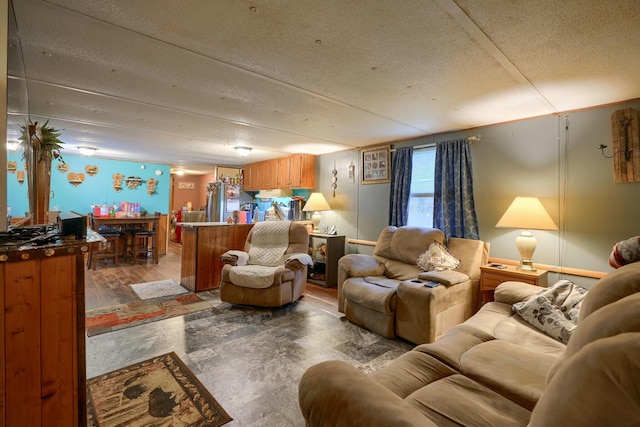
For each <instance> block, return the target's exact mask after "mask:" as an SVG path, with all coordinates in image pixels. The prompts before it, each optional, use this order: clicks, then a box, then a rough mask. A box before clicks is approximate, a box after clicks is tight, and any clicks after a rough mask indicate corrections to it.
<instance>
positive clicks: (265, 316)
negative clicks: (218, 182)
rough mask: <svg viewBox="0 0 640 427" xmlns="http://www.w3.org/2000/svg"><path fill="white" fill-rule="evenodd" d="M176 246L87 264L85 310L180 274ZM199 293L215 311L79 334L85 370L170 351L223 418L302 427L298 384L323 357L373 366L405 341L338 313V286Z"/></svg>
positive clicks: (127, 298)
mask: <svg viewBox="0 0 640 427" xmlns="http://www.w3.org/2000/svg"><path fill="white" fill-rule="evenodd" d="M180 257H181V247H180V245H179V244H176V243H170V244H169V247H168V251H167V255H164V256H162V257H161V258H160V262H159V264H157V265H156V264H153V263H152V262H149V263H148V264H145V263H139V264H137V265H131V264H126V263H122V262H121V263H120V265H118V266H113V265H112V264H111V263H109V264H107V265H106V266H105V265H104V264H101V265H99V267H98V269H97V270H95V271H94V270H87V274H86V280H85V282H86V286H85V287H86V292H85V300H86V310H91V309H95V308H102V307H109V306H112V305H117V304H125V303H128V302H132V301H137V300H139V298H138V296H137V295H136V294H135V292H133V291H132V290H131V288H130V287H129V286H128V285H129V284H132V283H142V282H151V281H157V280H164V279H173V280H175V281H176V282H179V281H180ZM199 295H200V296H201V297H202V298H203V299H206V300H209V301H211V302H212V304H213V306H214V309H213V310H207V311H202V312H198V313H193V314H190V315H186V316H180V317H174V318H171V319H166V320H159V321H156V322H152V323H148V324H146V325H141V326H135V327H130V328H127V329H123V330H120V331H115V332H109V333H106V334H102V335H96V336H93V337H88V338H87V343H86V360H87V378H92V377H95V376H97V375H100V374H103V373H106V372H109V371H112V370H115V369H118V368H121V367H123V366H127V365H130V364H133V363H136V362H140V361H142V360H146V359H149V358H151V357H154V356H158V355H161V354H164V353H168V352H172V351H173V352H175V353H176V354H177V355H178V356H179V357H180V358H181V359H182V360H183V362H185V364H186V365H187V366H188V367H189V368H190V369H191V370H192V372H193V373H194V374H195V375H196V376H197V377H198V379H199V380H200V381H201V382H202V383H203V384H204V386H205V387H207V389H208V390H209V392H210V393H211V394H212V395H213V396H214V397H215V399H216V400H217V401H218V402H219V403H220V404H221V405H222V407H223V408H224V409H225V410H226V411H227V412H228V413H229V415H231V417H233V419H234V420H233V421H231V422H230V423H228V424H226V425H229V426H304V420H303V418H302V414H301V413H300V409H299V407H298V394H297V393H298V383H299V381H300V377H301V376H302V374H303V373H304V371H305V370H306V369H307V368H308V367H309V366H312V365H314V364H316V363H319V362H321V361H324V360H344V361H346V362H347V363H350V364H352V365H354V366H357V367H358V368H360V369H361V370H363V371H364V372H367V373H368V372H373V371H375V370H377V369H379V368H381V367H382V366H384V365H386V364H387V363H389V362H390V361H391V360H393V359H395V358H397V357H398V356H400V355H401V354H403V353H405V352H406V351H408V350H410V349H411V348H413V347H414V345H413V344H411V343H408V342H406V341H402V340H389V339H386V338H383V337H381V336H379V335H377V334H374V333H372V332H369V331H367V330H365V329H362V328H360V327H358V326H355V325H353V324H351V323H350V322H349V321H347V320H346V319H344V317H343V316H342V315H341V314H340V313H338V311H337V291H336V290H335V289H326V288H322V287H321V286H316V285H312V284H309V286H308V288H307V292H306V294H305V296H304V297H303V298H302V299H301V300H299V301H298V302H296V303H293V304H289V305H287V306H285V307H282V308H279V309H265V308H255V307H247V306H233V305H231V304H227V303H224V302H221V301H220V299H219V293H218V291H217V290H214V291H208V292H201V293H199Z"/></svg>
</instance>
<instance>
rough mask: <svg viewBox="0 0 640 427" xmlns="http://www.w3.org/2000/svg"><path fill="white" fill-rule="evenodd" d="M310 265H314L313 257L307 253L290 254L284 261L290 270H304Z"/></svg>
mask: <svg viewBox="0 0 640 427" xmlns="http://www.w3.org/2000/svg"><path fill="white" fill-rule="evenodd" d="M308 265H313V259H312V258H311V256H309V255H307V254H299V253H296V254H290V255H289V256H288V257H287V259H286V260H285V261H284V266H285V268H288V269H289V270H302V269H304V268H305V267H306V266H308Z"/></svg>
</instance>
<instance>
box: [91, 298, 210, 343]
mask: <svg viewBox="0 0 640 427" xmlns="http://www.w3.org/2000/svg"><path fill="white" fill-rule="evenodd" d="M212 307H213V305H211V303H210V302H208V301H205V300H203V299H202V298H200V297H199V296H198V295H196V294H187V295H178V296H176V297H175V298H171V297H167V298H160V299H154V300H147V301H136V302H132V303H129V304H121V305H114V306H112V307H105V308H98V309H95V310H90V311H87V312H86V320H85V326H86V328H87V336H90V337H91V336H94V335H100V334H104V333H106V332H113V331H117V330H120V329H124V328H130V327H132V326H138V325H143V324H145V323H150V322H155V321H156V320H162V319H169V318H171V317H176V316H182V315H185V314H189V313H195V312H198V311H202V310H208V309H210V308H212Z"/></svg>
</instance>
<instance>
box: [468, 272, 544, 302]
mask: <svg viewBox="0 0 640 427" xmlns="http://www.w3.org/2000/svg"><path fill="white" fill-rule="evenodd" d="M547 276H548V272H547V270H536V271H527V270H520V269H518V268H517V267H516V266H513V265H507V266H505V267H504V268H497V267H494V266H492V265H491V264H489V265H483V266H481V267H480V294H481V296H482V303H487V302H490V301H493V291H494V290H495V289H496V288H497V287H498V285H499V284H500V283H502V282H509V281H514V282H524V283H528V284H530V285H535V286H542V287H546V286H547V281H548V279H547Z"/></svg>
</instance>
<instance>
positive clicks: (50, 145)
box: [20, 120, 64, 224]
mask: <svg viewBox="0 0 640 427" xmlns="http://www.w3.org/2000/svg"><path fill="white" fill-rule="evenodd" d="M21 129H22V136H21V137H20V141H21V143H22V147H23V152H22V159H23V160H24V161H25V163H26V169H27V181H28V186H29V210H30V212H31V214H32V215H33V220H32V221H33V223H35V224H46V223H48V222H49V218H48V212H49V194H50V189H51V162H52V161H53V160H54V159H56V160H58V161H60V162H62V163H64V159H63V158H62V155H61V154H60V151H61V150H62V144H64V142H62V141H61V140H60V139H59V137H60V135H61V132H60V130H58V129H55V128H53V127H51V126H49V120H47V121H46V122H45V123H44V124H43V125H42V126H38V122H35V123H31V121H29V124H27V123H25V124H24V125H23V126H21Z"/></svg>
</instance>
